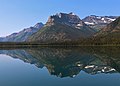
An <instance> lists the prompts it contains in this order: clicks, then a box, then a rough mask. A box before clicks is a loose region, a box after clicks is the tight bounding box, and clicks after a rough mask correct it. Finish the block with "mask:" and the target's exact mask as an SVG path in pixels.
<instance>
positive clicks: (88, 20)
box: [82, 15, 118, 31]
mask: <svg viewBox="0 0 120 86" xmlns="http://www.w3.org/2000/svg"><path fill="white" fill-rule="evenodd" d="M117 18H118V16H96V15H90V16H87V17H85V18H84V19H82V20H83V22H84V23H85V24H87V25H89V26H90V27H91V28H94V29H96V30H97V31H99V30H101V29H102V28H104V27H105V26H106V25H107V24H109V23H111V22H113V21H115V20H116V19H117Z"/></svg>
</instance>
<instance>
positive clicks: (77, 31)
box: [28, 13, 95, 43]
mask: <svg viewBox="0 0 120 86" xmlns="http://www.w3.org/2000/svg"><path fill="white" fill-rule="evenodd" d="M94 33H95V31H94V30H93V29H91V28H90V27H88V26H87V25H86V24H85V23H84V22H83V21H82V20H81V19H80V18H79V17H78V16H77V15H75V14H73V13H69V14H66V13H59V14H56V15H53V16H50V17H49V19H48V21H47V23H46V24H45V26H44V27H43V28H42V29H41V30H39V31H38V32H37V33H35V34H34V35H32V36H31V37H29V38H28V41H34V42H38V41H39V42H46V43H51V42H65V41H74V40H78V39H79V38H86V37H89V36H91V35H93V34H94Z"/></svg>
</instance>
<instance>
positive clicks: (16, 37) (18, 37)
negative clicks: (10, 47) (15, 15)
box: [0, 23, 43, 42]
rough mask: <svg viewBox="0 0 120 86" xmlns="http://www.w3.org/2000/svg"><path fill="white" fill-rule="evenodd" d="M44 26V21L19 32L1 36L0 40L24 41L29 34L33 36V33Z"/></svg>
mask: <svg viewBox="0 0 120 86" xmlns="http://www.w3.org/2000/svg"><path fill="white" fill-rule="evenodd" d="M42 27H43V24H42V23H37V24H36V25H35V26H33V27H29V28H26V29H24V30H22V31H20V32H18V33H13V34H11V35H9V36H6V37H4V38H0V41H2V42H23V41H25V40H26V39H27V38H28V37H29V36H31V35H32V34H33V33H35V32H37V31H38V30H39V29H40V28H42Z"/></svg>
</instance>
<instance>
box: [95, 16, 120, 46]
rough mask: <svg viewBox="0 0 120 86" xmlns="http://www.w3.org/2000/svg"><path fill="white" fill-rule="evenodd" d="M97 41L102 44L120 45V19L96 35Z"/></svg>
mask: <svg viewBox="0 0 120 86" xmlns="http://www.w3.org/2000/svg"><path fill="white" fill-rule="evenodd" d="M95 39H97V40H100V41H101V42H107V43H112V44H114V43H115V44H117V43H118V44H119V42H120V17H119V18H117V19H116V20H115V21H113V22H111V23H110V24H108V25H107V26H106V27H104V28H103V29H102V30H101V31H99V32H98V33H97V34H95Z"/></svg>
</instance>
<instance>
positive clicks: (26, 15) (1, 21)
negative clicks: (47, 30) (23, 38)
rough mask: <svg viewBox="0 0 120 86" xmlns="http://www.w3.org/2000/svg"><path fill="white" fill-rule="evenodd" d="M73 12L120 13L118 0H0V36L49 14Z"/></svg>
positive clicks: (92, 13)
mask: <svg viewBox="0 0 120 86" xmlns="http://www.w3.org/2000/svg"><path fill="white" fill-rule="evenodd" d="M59 12H65V13H69V12H74V13H75V14H77V15H78V16H79V17H80V18H84V17H85V16H88V15H117V16H119V15H120V0H0V36H6V35H9V34H11V33H13V32H18V31H20V30H22V29H24V28H27V27H30V26H33V25H34V24H36V23H38V22H43V23H45V22H46V21H47V19H48V17H49V16H50V15H53V14H56V13H59Z"/></svg>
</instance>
